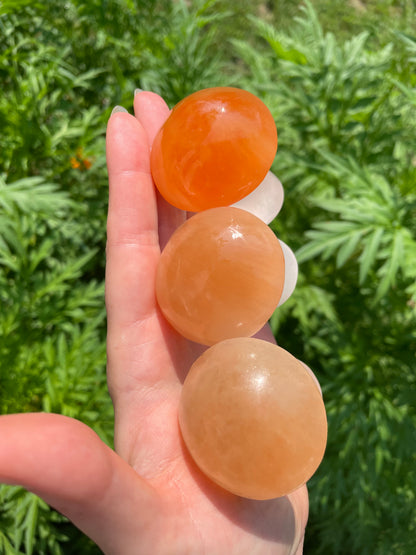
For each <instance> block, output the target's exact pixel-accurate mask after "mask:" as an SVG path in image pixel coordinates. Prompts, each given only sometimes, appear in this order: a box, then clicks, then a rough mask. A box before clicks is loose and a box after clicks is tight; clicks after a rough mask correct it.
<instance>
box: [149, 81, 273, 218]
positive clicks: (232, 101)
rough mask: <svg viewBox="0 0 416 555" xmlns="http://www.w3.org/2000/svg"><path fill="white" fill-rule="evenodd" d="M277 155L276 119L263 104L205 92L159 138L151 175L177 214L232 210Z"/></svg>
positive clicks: (227, 90)
mask: <svg viewBox="0 0 416 555" xmlns="http://www.w3.org/2000/svg"><path fill="white" fill-rule="evenodd" d="M276 150H277V131H276V126H275V123H274V120H273V116H272V115H271V113H270V111H269V109H268V108H267V106H266V105H265V104H264V103H263V102H262V101H261V100H260V99H259V98H257V97H256V96H255V95H253V94H251V93H249V92H248V91H244V90H241V89H237V88H233V87H213V88H210V89H203V90H201V91H198V92H196V93H193V94H191V95H189V96H188V97H186V98H184V99H183V100H182V101H181V102H179V103H178V104H177V105H176V106H175V107H174V108H173V110H172V112H171V114H170V116H169V118H168V119H167V120H166V122H165V124H164V125H163V127H162V128H161V129H160V131H159V133H158V134H157V136H156V138H155V140H154V143H153V146H152V153H151V169H152V175H153V179H154V181H155V184H156V187H157V188H158V189H159V191H160V193H161V194H162V196H163V197H164V198H165V199H166V200H167V201H168V202H169V203H170V204H172V205H174V206H176V207H178V208H181V209H183V210H188V211H190V212H198V211H200V210H205V209H207V208H214V207H217V206H228V205H230V204H233V203H234V202H237V201H238V200H240V199H241V198H243V197H245V196H246V195H248V194H249V193H251V191H253V190H254V189H255V188H256V187H257V185H259V184H260V183H261V181H262V180H263V179H264V177H265V176H266V174H267V172H268V170H269V169H270V166H271V164H272V162H273V159H274V156H275V154H276Z"/></svg>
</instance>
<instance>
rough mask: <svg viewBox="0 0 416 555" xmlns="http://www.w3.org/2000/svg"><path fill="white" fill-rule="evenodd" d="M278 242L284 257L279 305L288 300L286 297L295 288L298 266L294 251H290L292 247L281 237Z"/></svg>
mask: <svg viewBox="0 0 416 555" xmlns="http://www.w3.org/2000/svg"><path fill="white" fill-rule="evenodd" d="M279 243H280V246H281V247H282V250H283V256H284V259H285V283H284V285H283V291H282V295H281V297H280V301H279V306H281V305H282V304H283V303H285V302H286V301H287V300H288V298H289V297H290V296H291V295H292V293H293V291H294V290H295V287H296V283H297V281H298V273H299V267H298V261H297V260H296V256H295V253H294V252H293V251H292V249H291V248H290V247H288V246H287V245H286V243H284V242H283V241H282V240H281V239H279Z"/></svg>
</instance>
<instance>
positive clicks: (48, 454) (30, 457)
mask: <svg viewBox="0 0 416 555" xmlns="http://www.w3.org/2000/svg"><path fill="white" fill-rule="evenodd" d="M0 437H1V438H2V439H1V449H0V481H1V482H3V483H6V484H14V485H21V486H23V487H24V488H26V489H28V490H29V491H32V492H33V493H35V494H36V495H38V496H40V497H42V498H43V499H44V500H45V501H46V502H47V503H48V504H50V505H51V506H53V507H54V508H55V509H56V510H58V511H59V512H61V513H62V514H64V515H65V516H66V517H68V518H69V519H70V520H71V521H72V522H73V523H74V524H75V525H76V526H77V527H78V528H80V529H81V530H82V531H83V532H84V533H85V534H87V535H88V536H89V537H90V538H92V539H93V540H94V541H95V542H96V543H97V544H98V545H100V547H101V548H102V549H103V550H104V551H105V552H106V553H110V552H112V553H121V552H123V551H121V550H120V546H119V545H118V546H115V545H114V542H115V541H116V538H115V537H116V535H115V534H114V530H122V531H125V535H126V536H127V535H128V531H127V530H126V524H125V523H126V522H128V521H129V517H130V515H131V514H132V512H133V511H134V514H136V515H137V518H136V520H135V531H134V532H137V533H138V537H140V535H141V532H140V529H142V530H143V532H145V531H146V529H148V526H149V522H152V519H155V518H157V514H158V513H159V511H160V506H159V498H158V496H157V494H156V493H155V492H154V490H153V489H152V488H151V487H150V486H149V485H148V484H147V482H145V481H144V480H143V479H141V478H140V477H139V476H138V475H137V474H136V473H135V472H134V471H133V470H132V469H131V468H130V467H129V466H128V465H127V463H125V462H124V461H123V460H122V459H121V458H120V457H118V456H117V455H116V454H115V453H114V451H112V450H111V449H110V448H109V447H108V446H107V445H105V444H104V443H103V442H102V441H101V440H100V439H99V437H98V436H97V435H96V434H95V433H94V432H93V431H92V430H91V429H90V428H88V427H87V426H85V425H84V424H82V423H81V422H79V421H77V420H74V419H72V418H67V417H65V416H61V415H56V414H45V413H36V414H16V415H7V416H1V417H0ZM149 519H150V520H149ZM130 520H131V519H130ZM117 541H119V539H118V540H117Z"/></svg>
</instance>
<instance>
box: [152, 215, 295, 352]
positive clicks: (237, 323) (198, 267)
mask: <svg viewBox="0 0 416 555" xmlns="http://www.w3.org/2000/svg"><path fill="white" fill-rule="evenodd" d="M284 278H285V266H284V256H283V251H282V248H281V246H280V243H279V241H278V239H277V237H276V236H275V234H274V233H273V231H272V230H271V229H270V228H269V227H268V226H267V225H266V224H265V223H264V222H263V221H261V220H260V219H259V218H257V217H256V216H253V214H250V213H249V212H246V211H245V210H241V209H239V208H234V207H222V208H212V209H211V210H206V211H203V212H199V213H198V214H195V215H194V216H192V217H191V218H190V219H189V220H187V221H186V222H185V223H184V224H182V225H181V226H180V227H179V228H178V229H177V230H176V231H175V233H174V234H173V235H172V237H171V238H170V240H169V242H168V244H167V245H166V247H165V249H164V251H163V252H162V254H161V257H160V261H159V265H158V269H157V273H156V295H157V300H158V303H159V306H160V308H161V310H162V312H163V314H164V316H165V317H166V319H167V320H168V321H169V322H170V323H171V325H172V326H173V327H174V328H175V329H176V330H177V331H178V332H179V333H180V334H182V335H183V336H184V337H186V338H187V339H190V340H192V341H196V342H197V343H202V344H205V345H213V344H214V343H217V342H218V341H222V340H223V339H228V338H230V337H243V336H251V335H254V334H255V333H256V332H257V331H258V330H259V329H261V328H262V327H263V326H264V324H266V322H267V321H268V319H269V318H270V316H271V315H272V313H273V311H274V309H275V308H276V307H277V305H278V303H279V300H280V296H281V294H282V291H283V284H284Z"/></svg>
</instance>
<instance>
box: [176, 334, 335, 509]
mask: <svg viewBox="0 0 416 555" xmlns="http://www.w3.org/2000/svg"><path fill="white" fill-rule="evenodd" d="M179 425H180V429H181V432H182V436H183V439H184V442H185V444H186V446H187V448H188V450H189V452H190V453H191V455H192V457H193V459H194V461H195V462H196V464H197V465H198V466H199V468H200V469H201V470H202V472H203V473H205V474H206V475H207V476H208V477H209V478H210V479H211V480H213V481H214V482H216V483H217V484H218V485H220V486H222V487H223V488H224V489H226V490H228V491H230V492H232V493H234V494H236V495H239V496H242V497H248V498H251V499H272V498H275V497H280V496H283V495H286V494H288V493H290V492H291V491H293V490H295V489H297V488H298V487H299V486H301V485H302V484H304V483H305V482H306V481H307V480H308V479H309V478H310V477H311V476H312V474H313V473H314V472H315V470H316V469H317V467H318V466H319V464H320V462H321V460H322V458H323V455H324V451H325V446H326V438H327V422H326V414H325V407H324V403H323V400H322V396H321V394H320V392H319V390H318V387H317V386H316V383H315V381H314V379H313V378H312V377H311V375H310V373H309V372H308V371H307V370H306V369H305V368H304V367H303V365H302V363H301V362H299V361H298V360H297V359H296V358H294V357H293V356H292V355H291V354H290V353H288V352H287V351H285V350H284V349H282V348H280V347H278V346H277V345H274V344H272V343H268V342H267V341H262V340H260V339H253V338H236V339H228V340H226V341H222V342H221V343H217V344H216V345H214V346H213V347H210V348H209V349H208V350H207V351H205V353H204V354H203V355H202V356H201V357H199V358H198V359H197V361H196V362H195V363H194V364H193V366H192V367H191V370H190V372H189V374H188V376H187V377H186V380H185V382H184V385H183V389H182V396H181V399H180V405H179Z"/></svg>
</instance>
